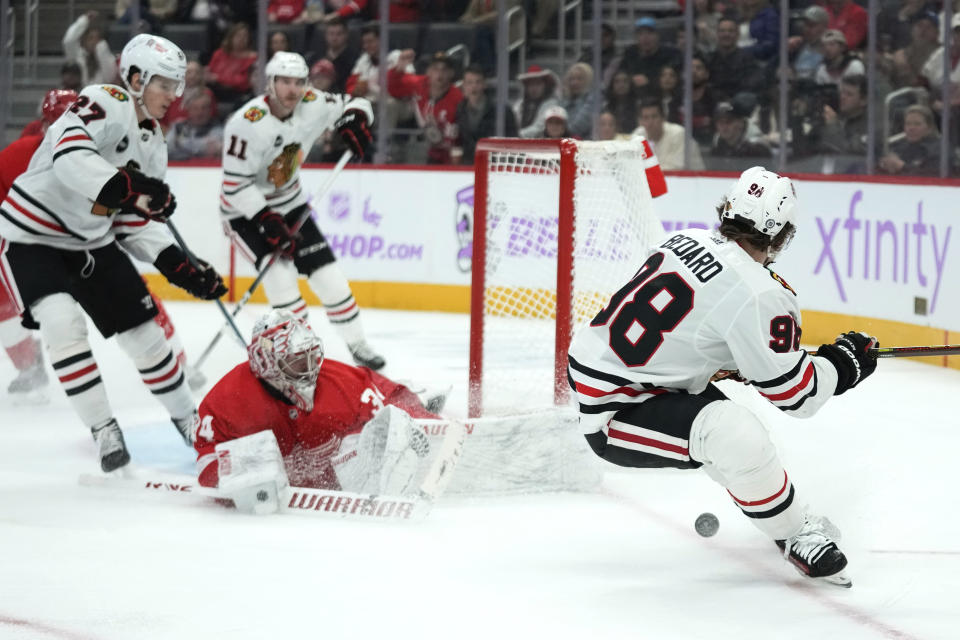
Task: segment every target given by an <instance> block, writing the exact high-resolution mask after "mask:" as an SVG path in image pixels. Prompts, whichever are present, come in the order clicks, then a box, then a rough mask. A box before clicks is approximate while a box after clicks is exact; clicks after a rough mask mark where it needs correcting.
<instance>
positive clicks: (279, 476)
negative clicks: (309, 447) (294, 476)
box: [216, 430, 289, 515]
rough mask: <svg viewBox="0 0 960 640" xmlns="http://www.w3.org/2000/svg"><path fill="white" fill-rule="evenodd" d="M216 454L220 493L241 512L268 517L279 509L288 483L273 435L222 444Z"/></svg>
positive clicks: (254, 436)
mask: <svg viewBox="0 0 960 640" xmlns="http://www.w3.org/2000/svg"><path fill="white" fill-rule="evenodd" d="M216 452H217V471H218V474H219V477H220V483H219V488H220V491H221V492H222V493H223V494H224V496H226V497H228V498H230V499H231V500H233V503H234V504H235V505H236V507H237V510H238V511H241V512H242V513H251V514H255V515H266V514H270V513H275V512H276V511H278V510H279V509H280V494H282V493H283V492H284V491H285V490H286V488H287V487H288V486H289V481H288V480H287V471H286V468H285V467H284V465H283V456H282V454H281V453H280V446H279V445H278V444H277V438H276V436H275V435H274V433H273V431H269V430H267V431H260V432H258V433H254V434H252V435H249V436H244V437H242V438H237V439H235V440H228V441H227V442H221V443H220V444H218V445H217V447H216Z"/></svg>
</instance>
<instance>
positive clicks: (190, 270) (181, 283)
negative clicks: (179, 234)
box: [153, 245, 227, 300]
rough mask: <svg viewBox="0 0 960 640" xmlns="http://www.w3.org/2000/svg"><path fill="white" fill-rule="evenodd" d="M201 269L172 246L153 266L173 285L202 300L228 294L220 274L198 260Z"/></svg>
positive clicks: (162, 252) (164, 251)
mask: <svg viewBox="0 0 960 640" xmlns="http://www.w3.org/2000/svg"><path fill="white" fill-rule="evenodd" d="M197 264H199V265H200V268H199V269H198V268H197V267H195V266H193V265H192V264H190V261H189V260H187V256H186V254H184V253H183V251H181V250H180V248H179V247H177V246H174V245H170V246H169V247H167V248H166V249H164V250H163V251H161V252H160V255H159V256H157V259H156V260H155V261H154V262H153V265H154V266H155V267H156V268H157V270H158V271H160V273H162V274H163V276H164V277H165V278H166V279H167V280H169V281H170V282H171V283H172V284H175V285H177V286H178V287H180V288H181V289H183V290H185V291H186V292H187V293H189V294H190V295H192V296H194V297H197V298H200V299H201V300H216V299H217V298H219V297H220V296H222V295H223V294H225V293H226V292H227V288H226V287H225V286H224V284H223V280H222V279H221V278H220V274H218V273H217V272H216V270H215V269H214V268H213V267H211V266H210V265H209V264H207V263H206V262H204V261H203V260H200V259H199V258H197Z"/></svg>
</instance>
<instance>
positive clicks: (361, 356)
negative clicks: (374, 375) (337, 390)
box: [350, 341, 387, 371]
mask: <svg viewBox="0 0 960 640" xmlns="http://www.w3.org/2000/svg"><path fill="white" fill-rule="evenodd" d="M350 355H351V356H353V361H354V362H356V363H357V365H358V366H361V367H366V368H368V369H373V370H374V371H379V370H380V369H383V367H384V366H385V365H386V364H387V361H386V360H384V359H383V356H381V355H380V354H378V353H377V352H376V351H374V350H373V348H372V347H371V346H370V345H369V344H368V343H367V342H366V341H364V342H357V343H355V344H351V345H350Z"/></svg>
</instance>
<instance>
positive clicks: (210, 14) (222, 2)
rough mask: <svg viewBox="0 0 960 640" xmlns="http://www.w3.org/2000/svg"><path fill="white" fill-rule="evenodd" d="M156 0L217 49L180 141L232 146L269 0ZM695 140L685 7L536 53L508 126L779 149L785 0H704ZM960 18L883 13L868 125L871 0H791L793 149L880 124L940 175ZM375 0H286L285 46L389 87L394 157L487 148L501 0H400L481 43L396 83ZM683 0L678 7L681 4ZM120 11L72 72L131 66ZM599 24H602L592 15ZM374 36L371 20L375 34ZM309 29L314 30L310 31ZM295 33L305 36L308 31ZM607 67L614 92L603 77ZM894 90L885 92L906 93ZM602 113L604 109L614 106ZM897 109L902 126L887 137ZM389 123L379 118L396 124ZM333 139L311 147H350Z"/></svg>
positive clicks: (717, 159) (861, 146)
mask: <svg viewBox="0 0 960 640" xmlns="http://www.w3.org/2000/svg"><path fill="white" fill-rule="evenodd" d="M138 1H139V2H140V4H139V16H140V19H141V26H140V28H141V29H142V30H145V29H154V30H157V31H159V32H160V33H163V29H164V26H165V25H168V24H176V23H191V24H196V23H199V24H204V25H206V29H207V33H208V34H209V38H208V39H207V40H208V42H209V43H211V44H210V45H209V47H208V49H209V50H205V51H198V52H196V53H197V58H196V59H195V60H191V62H190V65H189V68H188V74H187V82H186V84H187V89H186V92H185V93H184V95H183V96H182V97H181V98H180V99H178V101H177V103H176V104H175V105H174V106H173V107H172V108H171V109H170V113H169V114H168V115H167V117H166V118H165V121H164V122H163V123H162V124H163V126H164V127H165V129H166V130H167V134H168V135H167V137H168V141H169V148H170V157H171V158H172V159H185V158H195V157H211V158H212V157H216V156H218V155H219V154H220V152H221V140H220V134H221V132H222V129H221V124H222V122H223V121H224V119H225V118H226V117H227V116H228V115H229V114H230V113H232V112H233V111H234V110H235V109H236V108H237V107H238V106H239V105H240V104H242V103H243V102H244V101H245V100H247V99H249V98H250V97H251V96H252V95H253V94H254V93H255V92H256V91H257V89H258V87H257V86H256V78H257V72H258V70H259V69H260V68H261V64H260V61H258V60H257V52H256V47H255V38H254V31H253V29H254V27H253V26H252V25H255V24H256V15H255V5H256V3H248V2H241V1H239V0H149V1H148V0H117V2H116V7H115V15H114V16H112V19H113V20H115V21H117V22H118V23H120V24H124V23H129V22H130V21H131V20H132V18H133V15H134V11H133V8H132V7H131V4H132V2H138ZM692 1H693V2H694V3H695V16H696V18H695V41H694V47H693V57H692V64H691V67H690V73H691V75H692V88H693V89H692V96H691V104H692V114H691V121H692V132H691V133H692V144H690V145H686V144H685V137H686V132H685V130H684V123H685V113H684V110H685V104H684V78H685V70H684V56H683V53H682V45H683V31H682V19H681V18H680V14H679V13H675V14H674V15H673V16H670V15H660V16H652V15H644V16H641V17H639V18H638V19H637V20H636V21H635V24H634V25H633V36H634V41H633V42H632V43H631V44H629V45H628V46H625V47H623V48H622V49H621V48H620V47H619V46H618V44H617V37H616V36H617V29H616V28H615V25H611V24H604V25H603V26H602V30H601V33H602V40H601V46H600V66H599V67H598V68H596V69H595V68H594V57H593V50H592V47H587V48H586V49H585V51H584V52H583V55H582V56H580V57H579V59H577V60H576V61H575V62H573V63H572V64H570V65H569V66H568V67H567V68H565V69H550V68H547V66H545V65H541V64H531V65H529V66H528V67H527V68H524V69H515V68H514V69H513V75H512V77H511V83H512V84H511V88H512V91H513V93H514V94H516V95H517V99H516V100H515V101H514V102H513V103H512V104H511V105H510V108H509V109H508V110H507V111H506V112H505V113H504V114H503V122H504V125H505V132H504V134H505V135H507V136H521V137H527V138H534V137H538V138H539V137H564V136H569V137H575V138H580V139H591V138H594V137H596V138H598V139H601V140H613V139H628V138H630V137H631V136H634V135H638V134H640V135H644V136H646V137H647V138H648V139H649V140H650V141H651V143H652V145H653V147H654V149H655V150H656V152H657V155H658V157H659V160H660V163H661V165H662V166H663V167H664V168H665V169H681V168H688V169H694V170H697V169H703V168H708V169H710V168H727V166H726V165H724V164H723V163H724V162H727V161H728V160H729V159H740V158H744V159H750V158H755V159H757V162H758V163H759V162H762V161H764V160H766V161H768V162H769V161H770V159H772V158H775V156H776V154H778V153H779V149H780V142H779V131H780V125H779V123H778V122H777V117H778V113H779V109H778V99H779V98H778V73H779V70H778V68H779V54H780V36H781V34H780V16H779V8H778V7H779V3H776V4H774V3H772V2H770V1H769V0H692ZM952 1H953V2H954V6H953V10H954V12H955V13H953V14H952V17H951V18H950V24H951V26H952V32H953V34H954V36H953V38H952V44H951V46H950V47H949V49H947V50H946V51H945V50H944V47H943V46H942V45H941V36H942V21H943V19H944V13H943V6H942V4H941V2H940V1H939V0H935V1H928V0H880V6H881V8H882V11H881V12H880V13H879V15H878V16H877V18H876V23H877V37H876V38H875V42H876V44H877V57H876V75H875V76H874V86H875V89H876V90H875V94H874V97H873V98H872V99H873V100H874V105H875V106H876V114H877V119H876V122H877V126H876V127H875V129H876V130H875V131H868V127H867V115H866V114H867V110H868V106H869V102H870V100H871V96H870V95H868V83H867V78H866V47H867V45H868V38H867V12H866V10H865V8H864V6H863V3H858V2H855V1H854V0H821V1H820V2H819V3H810V2H808V1H807V0H798V1H795V2H791V8H792V9H791V11H792V12H791V16H790V32H789V34H787V43H786V46H787V51H788V56H789V60H788V64H787V69H788V80H789V83H790V93H789V95H790V98H789V100H790V102H789V105H788V114H789V120H788V122H787V123H785V124H786V129H787V135H788V141H789V156H788V166H789V162H790V161H794V160H798V159H803V158H811V157H820V156H836V157H837V158H838V162H837V164H836V168H835V170H836V171H837V172H851V173H854V172H865V171H866V170H867V167H866V165H865V162H866V149H867V144H868V140H869V139H870V137H871V136H873V138H874V141H875V149H876V154H875V157H876V158H877V159H878V160H877V162H876V164H875V166H874V167H872V169H873V170H874V171H877V172H881V173H889V174H898V175H938V174H939V166H940V165H939V162H940V135H941V133H940V131H939V123H940V116H941V113H942V111H943V110H944V109H950V110H951V115H952V118H951V120H952V122H953V123H955V124H954V126H953V127H951V138H952V140H951V145H950V147H951V150H953V151H954V153H953V154H952V155H951V158H950V164H951V171H955V168H956V166H957V154H956V149H957V148H958V147H960V145H958V142H960V13H956V12H960V0H952ZM559 5H560V3H559V1H557V0H550V1H544V2H541V1H533V0H508V1H507V6H508V7H511V8H512V7H519V8H520V10H521V11H523V12H525V14H526V17H527V21H526V24H527V29H528V33H527V36H528V39H527V46H528V47H530V46H531V43H532V44H533V45H534V46H535V45H536V42H537V40H536V39H537V38H540V37H544V36H548V37H549V36H550V35H551V30H553V29H555V25H556V15H557V14H556V12H557V8H558V6H559ZM378 6H379V3H378V2H377V1H376V0H271V2H270V3H269V7H268V12H267V15H268V18H269V21H270V23H271V24H270V26H271V32H270V33H269V38H268V50H269V54H271V55H272V53H274V52H276V51H286V50H291V49H292V50H298V51H299V52H300V53H303V54H304V56H305V58H306V59H307V63H308V65H309V67H310V78H309V82H310V84H311V85H312V86H313V87H314V88H316V89H319V90H323V91H332V92H343V93H348V94H350V95H354V96H362V97H365V98H368V99H369V100H371V102H373V103H374V104H375V105H376V104H377V103H379V102H380V101H383V100H386V101H387V104H386V113H387V118H386V123H387V124H388V126H389V127H390V129H391V130H392V131H397V132H399V133H397V134H395V139H394V140H393V141H392V144H390V146H389V160H390V161H392V162H412V163H431V164H451V163H453V164H459V163H464V164H470V163H472V162H473V158H474V152H475V149H476V143H477V141H478V140H479V139H480V138H482V137H486V136H491V135H494V134H495V132H496V122H497V120H498V118H497V116H498V114H497V113H496V101H495V99H494V96H493V93H492V90H493V85H494V84H495V80H493V78H495V68H496V64H495V63H496V50H495V46H494V43H495V40H496V38H495V35H496V28H497V13H496V7H497V2H496V0H427V1H420V0H391V2H390V4H389V6H390V15H389V18H390V21H391V22H392V23H419V22H429V21H445V22H448V23H459V24H462V25H471V27H472V29H473V35H474V37H473V38H472V48H471V51H470V53H471V59H472V61H473V64H469V65H464V64H463V60H462V58H456V59H455V58H454V57H451V55H449V54H448V53H447V52H444V51H418V50H414V49H410V48H404V49H395V50H392V51H391V52H390V55H389V56H388V59H387V60H386V64H387V66H388V70H387V74H386V78H387V81H386V85H387V86H386V87H382V86H380V63H381V61H380V60H379V57H380V31H379V28H378V26H377V23H376V22H373V20H375V19H376V18H378V15H377V10H378ZM678 11H679V9H678ZM105 24H106V22H104V21H103V20H101V16H98V15H97V14H96V13H95V12H88V13H86V14H84V15H81V16H80V17H79V18H78V19H77V20H76V21H75V22H74V23H73V24H72V25H71V26H70V27H69V29H68V30H67V32H66V33H65V34H64V37H63V49H64V54H65V56H66V59H67V60H66V63H65V64H64V66H63V70H62V86H63V87H64V88H72V89H75V90H77V89H79V88H80V87H82V86H83V85H85V84H88V83H104V82H115V81H116V63H115V60H116V56H115V53H116V52H112V51H111V50H110V46H109V45H108V43H107V41H106V40H105V37H104V32H105V27H104V25H105ZM285 25H286V26H289V25H304V29H307V31H305V33H307V34H308V37H307V38H306V40H305V41H298V42H296V43H293V42H292V41H291V37H290V31H288V30H284V29H283V28H282V27H284V26H285ZM586 31H587V32H589V29H587V30H586ZM358 36H359V37H358ZM301 40H302V39H301ZM292 45H295V46H292ZM945 55H949V56H950V58H949V64H950V65H951V69H952V71H951V72H950V86H951V91H950V92H949V93H948V95H941V78H942V73H943V58H944V56H945ZM596 74H599V76H600V77H599V82H600V85H601V87H602V92H601V95H600V97H599V98H600V99H599V101H598V100H597V95H596V93H595V92H594V91H593V88H594V77H595V75H596ZM902 89H909V91H900V92H898V93H897V94H894V97H893V98H892V99H891V100H886V98H887V96H890V95H891V92H893V91H897V90H902ZM597 114H599V117H597ZM884 122H887V124H888V125H889V127H888V131H889V133H890V136H889V137H886V138H884V137H883V135H882V134H883V130H884V129H885V127H884V126H883V125H884ZM380 124H381V123H377V125H378V126H379V125H380ZM338 151H339V150H338V148H337V142H336V141H334V140H330V139H325V140H322V141H320V142H319V143H318V145H317V147H316V148H315V149H314V150H313V151H312V152H311V154H310V156H309V159H310V160H329V159H331V158H336V156H337V154H338Z"/></svg>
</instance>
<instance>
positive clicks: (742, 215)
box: [719, 167, 798, 260]
mask: <svg viewBox="0 0 960 640" xmlns="http://www.w3.org/2000/svg"><path fill="white" fill-rule="evenodd" d="M797 207H798V204H797V192H796V189H794V187H793V182H792V181H791V180H790V178H787V177H784V176H781V175H779V174H776V173H774V172H772V171H767V170H766V169H765V168H763V167H750V168H749V169H747V170H746V171H744V172H743V173H742V174H740V178H739V179H738V180H737V182H736V183H735V184H734V185H733V187H732V188H731V189H730V191H729V193H727V195H725V196H724V197H723V200H721V202H720V207H719V212H720V222H721V223H722V222H724V221H726V220H732V221H734V222H739V223H740V224H741V225H744V226H746V227H749V228H751V229H753V230H755V231H759V232H760V233H762V234H763V235H765V236H767V237H768V238H770V239H771V240H773V239H774V238H776V237H777V236H778V235H779V234H780V233H781V232H784V237H783V238H782V241H781V242H779V246H777V247H776V249H773V248H771V254H770V258H771V260H772V259H773V258H775V257H776V254H777V253H779V252H780V251H782V250H783V249H784V248H785V247H786V245H787V244H788V243H789V241H790V239H791V238H792V237H793V232H794V231H795V230H796V227H797Z"/></svg>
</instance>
